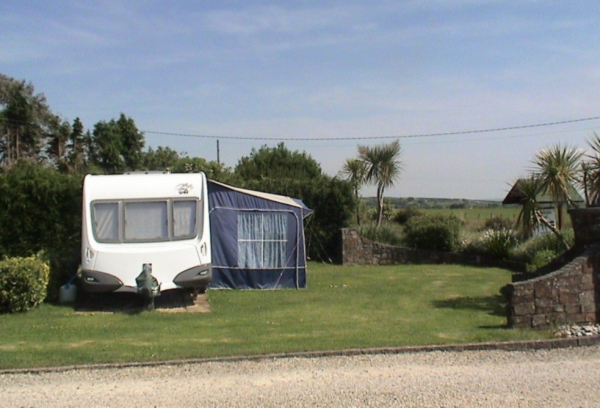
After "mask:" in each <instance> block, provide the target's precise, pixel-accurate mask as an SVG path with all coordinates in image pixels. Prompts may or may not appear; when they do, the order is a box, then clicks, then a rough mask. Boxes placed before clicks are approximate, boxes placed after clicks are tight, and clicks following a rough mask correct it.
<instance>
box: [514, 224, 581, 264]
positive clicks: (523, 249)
mask: <svg viewBox="0 0 600 408" xmlns="http://www.w3.org/2000/svg"><path fill="white" fill-rule="evenodd" d="M562 234H563V236H564V237H565V239H566V240H567V243H568V244H569V246H573V244H574V243H575V233H574V232H573V229H565V230H563V231H562ZM541 251H552V253H554V255H555V256H557V255H560V254H562V253H563V252H564V251H565V248H564V247H563V245H562V243H561V242H560V240H559V239H558V238H557V237H556V235H554V233H552V232H547V233H545V234H541V235H536V236H534V237H532V238H530V239H528V240H527V241H525V242H523V243H522V244H520V245H519V246H517V247H516V248H515V250H514V251H513V254H512V256H511V258H512V259H513V260H515V261H519V262H524V263H531V262H532V261H533V259H534V257H535V255H536V254H537V253H538V252H541Z"/></svg>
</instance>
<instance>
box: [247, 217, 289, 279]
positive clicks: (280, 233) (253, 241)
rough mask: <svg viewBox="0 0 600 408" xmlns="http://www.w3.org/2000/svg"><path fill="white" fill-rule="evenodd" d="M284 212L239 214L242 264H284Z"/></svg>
mask: <svg viewBox="0 0 600 408" xmlns="http://www.w3.org/2000/svg"><path fill="white" fill-rule="evenodd" d="M286 237H287V216H286V214H285V213H240V214H238V264H239V267H241V268H249V269H270V268H282V267H285V251H286V247H287V239H286Z"/></svg>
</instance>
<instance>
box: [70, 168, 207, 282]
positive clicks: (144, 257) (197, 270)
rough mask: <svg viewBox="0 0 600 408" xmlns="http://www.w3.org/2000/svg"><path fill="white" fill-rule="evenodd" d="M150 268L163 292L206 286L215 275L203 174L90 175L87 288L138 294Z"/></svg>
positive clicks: (84, 263) (84, 261)
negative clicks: (141, 279) (140, 278)
mask: <svg viewBox="0 0 600 408" xmlns="http://www.w3.org/2000/svg"><path fill="white" fill-rule="evenodd" d="M144 265H150V270H151V271H152V276H153V277H154V278H155V279H156V283H157V284H158V285H159V290H160V291H165V290H169V289H177V288H190V289H194V290H197V291H200V292H202V291H204V290H205V289H206V288H207V286H208V285H209V283H210V281H211V279H212V267H211V248H210V231H209V222H208V192H207V190H206V176H205V175H204V174H203V173H191V174H190V173H188V174H168V173H152V172H150V173H131V174H120V175H87V176H85V178H84V181H83V225H82V248H81V269H82V287H83V289H84V290H86V291H88V292H113V291H114V292H137V291H138V286H137V284H136V277H138V276H139V275H140V273H141V272H142V270H143V269H144V268H145V267H144Z"/></svg>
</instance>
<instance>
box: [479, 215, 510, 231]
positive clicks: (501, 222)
mask: <svg viewBox="0 0 600 408" xmlns="http://www.w3.org/2000/svg"><path fill="white" fill-rule="evenodd" d="M514 224H515V223H514V222H513V221H511V220H509V219H508V218H504V217H491V218H488V219H487V220H485V223H484V224H483V227H482V229H481V230H482V231H487V230H493V231H502V230H511V229H513V227H514Z"/></svg>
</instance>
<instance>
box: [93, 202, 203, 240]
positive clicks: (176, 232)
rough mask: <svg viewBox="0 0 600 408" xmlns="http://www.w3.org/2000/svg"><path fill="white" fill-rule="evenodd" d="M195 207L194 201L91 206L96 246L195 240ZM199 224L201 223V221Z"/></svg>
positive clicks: (196, 223)
mask: <svg viewBox="0 0 600 408" xmlns="http://www.w3.org/2000/svg"><path fill="white" fill-rule="evenodd" d="M198 203H199V201H198V200H196V199H193V200H173V199H162V200H160V199H159V200H152V201H141V200H119V201H110V202H109V201H97V202H93V203H92V225H93V230H94V236H95V237H96V239H97V240H98V242H107V243H110V242H163V241H172V240H181V239H190V238H194V237H195V236H196V235H197V233H198V224H201V222H199V221H198ZM200 221H201V220H200Z"/></svg>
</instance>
